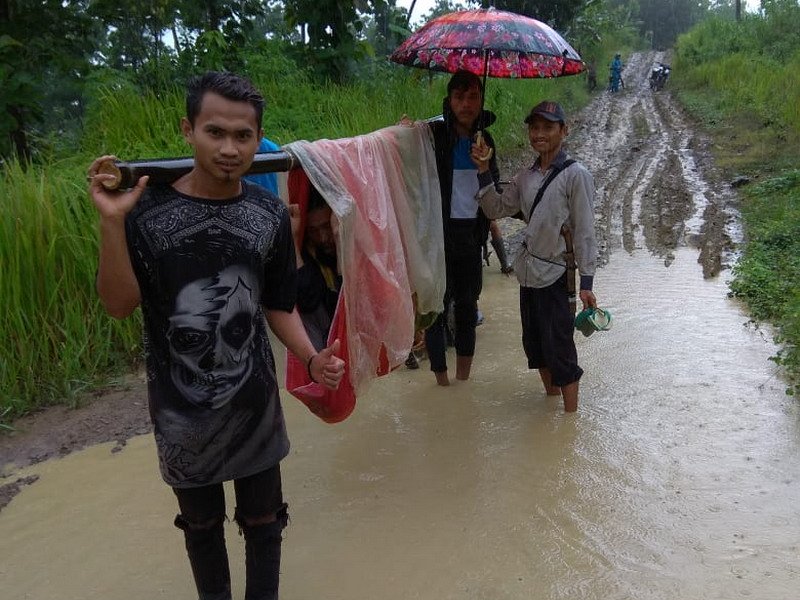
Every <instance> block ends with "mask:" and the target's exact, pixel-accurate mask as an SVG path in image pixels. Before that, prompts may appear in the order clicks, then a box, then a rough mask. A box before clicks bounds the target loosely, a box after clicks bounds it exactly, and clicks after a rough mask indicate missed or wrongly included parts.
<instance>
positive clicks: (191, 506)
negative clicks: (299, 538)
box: [173, 465, 288, 600]
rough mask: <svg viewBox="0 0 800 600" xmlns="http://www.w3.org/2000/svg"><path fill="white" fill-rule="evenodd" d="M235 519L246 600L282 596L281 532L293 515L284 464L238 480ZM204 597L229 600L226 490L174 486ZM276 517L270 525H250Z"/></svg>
mask: <svg viewBox="0 0 800 600" xmlns="http://www.w3.org/2000/svg"><path fill="white" fill-rule="evenodd" d="M233 486H234V490H235V492H236V512H235V517H234V518H235V520H236V522H237V523H238V524H239V528H240V533H242V534H244V538H245V553H246V568H247V586H246V592H245V599H246V600H273V599H277V597H278V579H279V574H280V544H281V531H282V530H283V528H284V527H285V526H286V523H287V520H288V516H287V511H286V504H284V502H283V492H282V489H281V471H280V465H275V466H274V467H272V468H271V469H267V470H266V471H262V472H260V473H256V474H255V475H251V476H250V477H244V478H242V479H235V480H234V482H233ZM173 491H174V492H175V495H176V496H177V498H178V505H179V507H180V510H181V514H179V515H178V516H177V517H175V526H176V527H178V528H179V529H182V530H183V532H184V537H185V540H186V551H187V553H188V554H189V562H190V563H191V565H192V573H193V574H194V579H195V584H196V585H197V592H198V594H199V598H200V600H229V599H230V597H231V591H230V589H231V584H230V581H231V577H230V569H229V566H228V552H227V548H226V547H225V532H224V528H223V525H224V522H225V520H226V512H225V491H224V489H223V486H222V484H221V483H218V484H214V485H208V486H203V487H199V488H173ZM271 515H275V519H274V520H273V521H271V522H268V523H263V524H258V525H249V524H248V523H251V522H255V521H258V520H265V518H267V517H269V516H271Z"/></svg>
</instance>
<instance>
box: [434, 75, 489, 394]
mask: <svg viewBox="0 0 800 600" xmlns="http://www.w3.org/2000/svg"><path fill="white" fill-rule="evenodd" d="M482 99H483V83H482V82H481V78H480V77H478V76H477V75H475V74H474V73H470V72H469V71H465V70H461V71H457V72H456V73H455V74H454V75H453V76H452V77H451V79H450V82H449V83H448V85H447V97H446V98H445V99H444V101H443V107H442V114H443V117H444V119H443V120H441V121H434V122H432V123H431V124H430V127H431V130H432V133H433V139H434V146H435V151H436V169H437V172H438V174H439V185H440V189H441V194H442V213H443V214H442V217H443V226H444V244H445V264H446V268H447V285H446V290H445V298H444V305H445V306H449V304H450V301H451V300H452V301H453V303H454V316H455V335H454V345H455V349H456V379H460V380H465V379H469V375H470V370H471V368H472V358H473V356H474V354H475V327H476V325H477V318H476V315H477V310H478V296H479V295H480V292H481V287H482V285H483V273H482V270H483V262H482V251H483V244H484V242H485V241H486V237H487V236H488V234H489V220H488V219H487V218H486V215H484V214H483V211H482V210H481V209H480V207H479V206H478V202H477V200H476V194H477V192H478V188H479V185H478V171H477V169H476V166H475V163H474V162H473V160H472V159H471V158H470V151H471V148H472V144H473V142H474V140H475V136H476V135H481V136H482V144H483V146H484V147H485V148H487V149H491V156H488V157H487V158H486V161H485V164H486V169H485V170H486V172H487V173H488V178H489V180H490V181H491V182H493V183H494V184H495V185H496V184H497V182H498V180H499V178H500V171H499V169H498V167H497V159H496V157H495V156H494V141H493V140H492V137H491V135H489V133H488V132H486V131H484V128H485V127H486V126H488V125H490V124H491V123H493V122H494V120H495V116H494V114H492V113H490V112H489V111H485V110H483V108H482V104H483V103H482ZM486 151H487V152H488V150H486ZM445 328H446V314H442V315H440V316H439V318H438V319H437V320H436V322H435V323H434V324H433V325H432V326H431V327H430V328H429V329H428V330H427V331H426V333H425V345H426V347H427V350H428V356H429V358H430V361H431V371H433V372H434V374H435V375H436V382H437V383H438V384H439V385H449V384H450V379H449V376H448V373H447V360H446V356H445V354H446V349H447V344H446V338H445Z"/></svg>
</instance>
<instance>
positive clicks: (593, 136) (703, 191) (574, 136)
mask: <svg viewBox="0 0 800 600" xmlns="http://www.w3.org/2000/svg"><path fill="white" fill-rule="evenodd" d="M655 61H663V62H669V61H668V57H667V56H666V55H665V53H663V52H644V53H636V54H633V55H632V56H631V57H630V60H629V61H628V63H627V64H626V65H625V68H624V70H623V81H624V82H625V87H624V89H623V90H621V91H620V92H618V93H613V94H612V93H610V92H602V93H601V94H600V95H598V96H597V97H596V99H595V100H594V101H593V102H592V103H591V104H590V105H589V106H588V107H586V108H585V109H584V110H583V111H582V112H581V113H580V114H579V115H578V116H577V118H576V119H575V120H574V121H573V122H572V124H571V132H570V136H569V137H568V138H567V143H566V146H567V150H568V151H569V153H570V154H572V155H574V156H575V157H576V158H578V159H580V160H581V161H583V163H584V164H585V165H586V166H587V167H588V168H589V170H590V171H591V172H592V174H593V175H594V177H595V182H596V185H597V196H596V204H595V213H596V222H597V233H598V243H599V246H600V264H605V263H607V262H608V260H609V258H610V256H611V254H612V253H613V252H614V251H616V250H620V249H622V250H625V251H626V252H634V251H635V250H638V249H647V250H648V251H649V252H651V253H652V254H653V255H655V256H659V257H662V258H663V259H664V262H665V264H666V265H667V266H668V265H669V264H670V263H671V262H672V260H673V258H674V250H675V249H676V248H678V247H681V246H686V245H689V246H692V247H696V248H698V250H699V257H698V262H700V263H701V264H702V266H703V273H704V276H705V277H712V276H714V275H716V274H717V273H719V272H720V270H721V269H723V268H726V267H728V266H730V264H731V262H732V260H733V257H734V254H735V247H736V245H737V244H738V242H739V241H740V238H741V234H740V232H739V228H738V213H737V211H736V208H735V207H736V194H735V193H734V191H733V190H732V188H731V187H730V186H729V185H728V184H725V183H723V182H722V181H721V178H720V176H719V174H718V173H717V172H716V169H714V167H713V165H712V163H711V160H710V157H709V155H708V153H707V152H705V151H704V148H705V147H706V146H707V142H706V141H705V140H704V139H703V138H702V136H700V135H699V134H698V133H696V132H695V131H694V130H693V127H692V125H691V123H690V122H689V120H688V119H687V118H686V117H685V116H684V115H683V112H682V111H681V109H680V108H679V107H678V105H677V104H676V102H675V101H674V100H673V99H672V98H671V96H670V95H669V92H668V91H666V90H663V91H661V92H653V91H652V90H650V87H649V84H648V78H649V76H650V70H651V68H652V65H653V63H654V62H655Z"/></svg>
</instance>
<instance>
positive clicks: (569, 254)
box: [528, 158, 578, 314]
mask: <svg viewBox="0 0 800 600" xmlns="http://www.w3.org/2000/svg"><path fill="white" fill-rule="evenodd" d="M574 163H575V160H574V159H572V158H570V159H568V160H565V161H564V162H563V163H561V165H560V166H558V167H553V170H552V171H550V174H549V175H548V176H547V178H546V179H545V180H544V181H543V182H542V185H541V186H540V187H539V191H538V192H537V193H536V198H534V199H533V205H532V206H531V210H530V212H529V213H528V223H530V222H531V217H533V211H534V210H536V207H537V206H538V205H539V202H541V201H542V197H543V196H544V191H545V190H546V189H547V186H548V185H550V183H552V181H553V179H555V178H556V177H558V174H559V173H561V171H563V170H564V169H566V168H567V167H569V166H570V165H572V164H574ZM561 235H563V236H564V242H565V243H566V246H567V250H566V252H565V253H564V260H565V262H566V267H567V297H568V298H569V306H570V308H571V309H572V313H573V314H574V313H575V312H576V311H577V310H578V297H577V294H576V286H575V278H576V275H577V272H578V264H577V263H576V262H575V248H573V246H572V232H571V231H570V230H569V228H567V226H566V225H562V226H561Z"/></svg>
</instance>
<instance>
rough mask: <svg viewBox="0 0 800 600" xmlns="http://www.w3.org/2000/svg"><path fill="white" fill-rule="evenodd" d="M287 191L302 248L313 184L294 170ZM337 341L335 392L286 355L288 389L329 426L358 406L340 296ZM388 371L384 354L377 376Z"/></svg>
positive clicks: (331, 337)
mask: <svg viewBox="0 0 800 600" xmlns="http://www.w3.org/2000/svg"><path fill="white" fill-rule="evenodd" d="M287 187H288V191H289V204H297V205H298V206H299V207H300V244H301V245H302V243H303V232H304V231H305V224H306V211H307V209H308V197H309V193H310V191H311V182H310V181H309V180H308V177H307V176H306V174H305V172H304V171H303V170H302V169H293V170H292V171H290V172H289V177H288V180H287ZM337 339H338V340H339V344H340V346H339V354H338V355H339V356H340V357H345V370H344V377H342V381H341V383H340V384H339V387H338V388H337V389H336V390H330V389H328V388H327V387H325V386H324V385H322V384H320V383H316V382H314V381H312V380H311V378H310V377H309V375H308V367H307V365H306V364H305V363H303V361H302V360H300V359H299V358H298V357H297V356H296V355H295V354H294V353H293V352H290V351H287V353H286V389H287V390H288V391H289V393H291V394H292V395H293V396H294V397H295V398H297V399H298V400H300V402H302V403H303V404H305V405H306V406H307V407H308V409H309V410H310V411H311V412H312V413H314V414H315V415H317V416H318V417H319V418H320V419H322V420H323V421H325V422H326V423H338V422H339V421H343V420H344V419H346V418H347V417H348V416H350V413H352V412H353V409H354V408H355V406H356V394H355V390H354V389H353V384H352V383H351V373H350V371H351V367H350V361H349V360H347V357H348V356H349V346H348V343H347V311H346V309H345V306H344V295H343V294H340V295H339V301H338V303H337V304H336V311H335V312H334V315H333V321H332V322H331V328H330V331H329V332H328V346H330V345H331V344H333V342H334V341H336V340H337ZM389 370H390V369H389V363H388V361H387V360H386V353H385V352H382V356H381V361H380V365H379V368H378V372H377V375H385V374H386V373H388V372H389Z"/></svg>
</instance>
